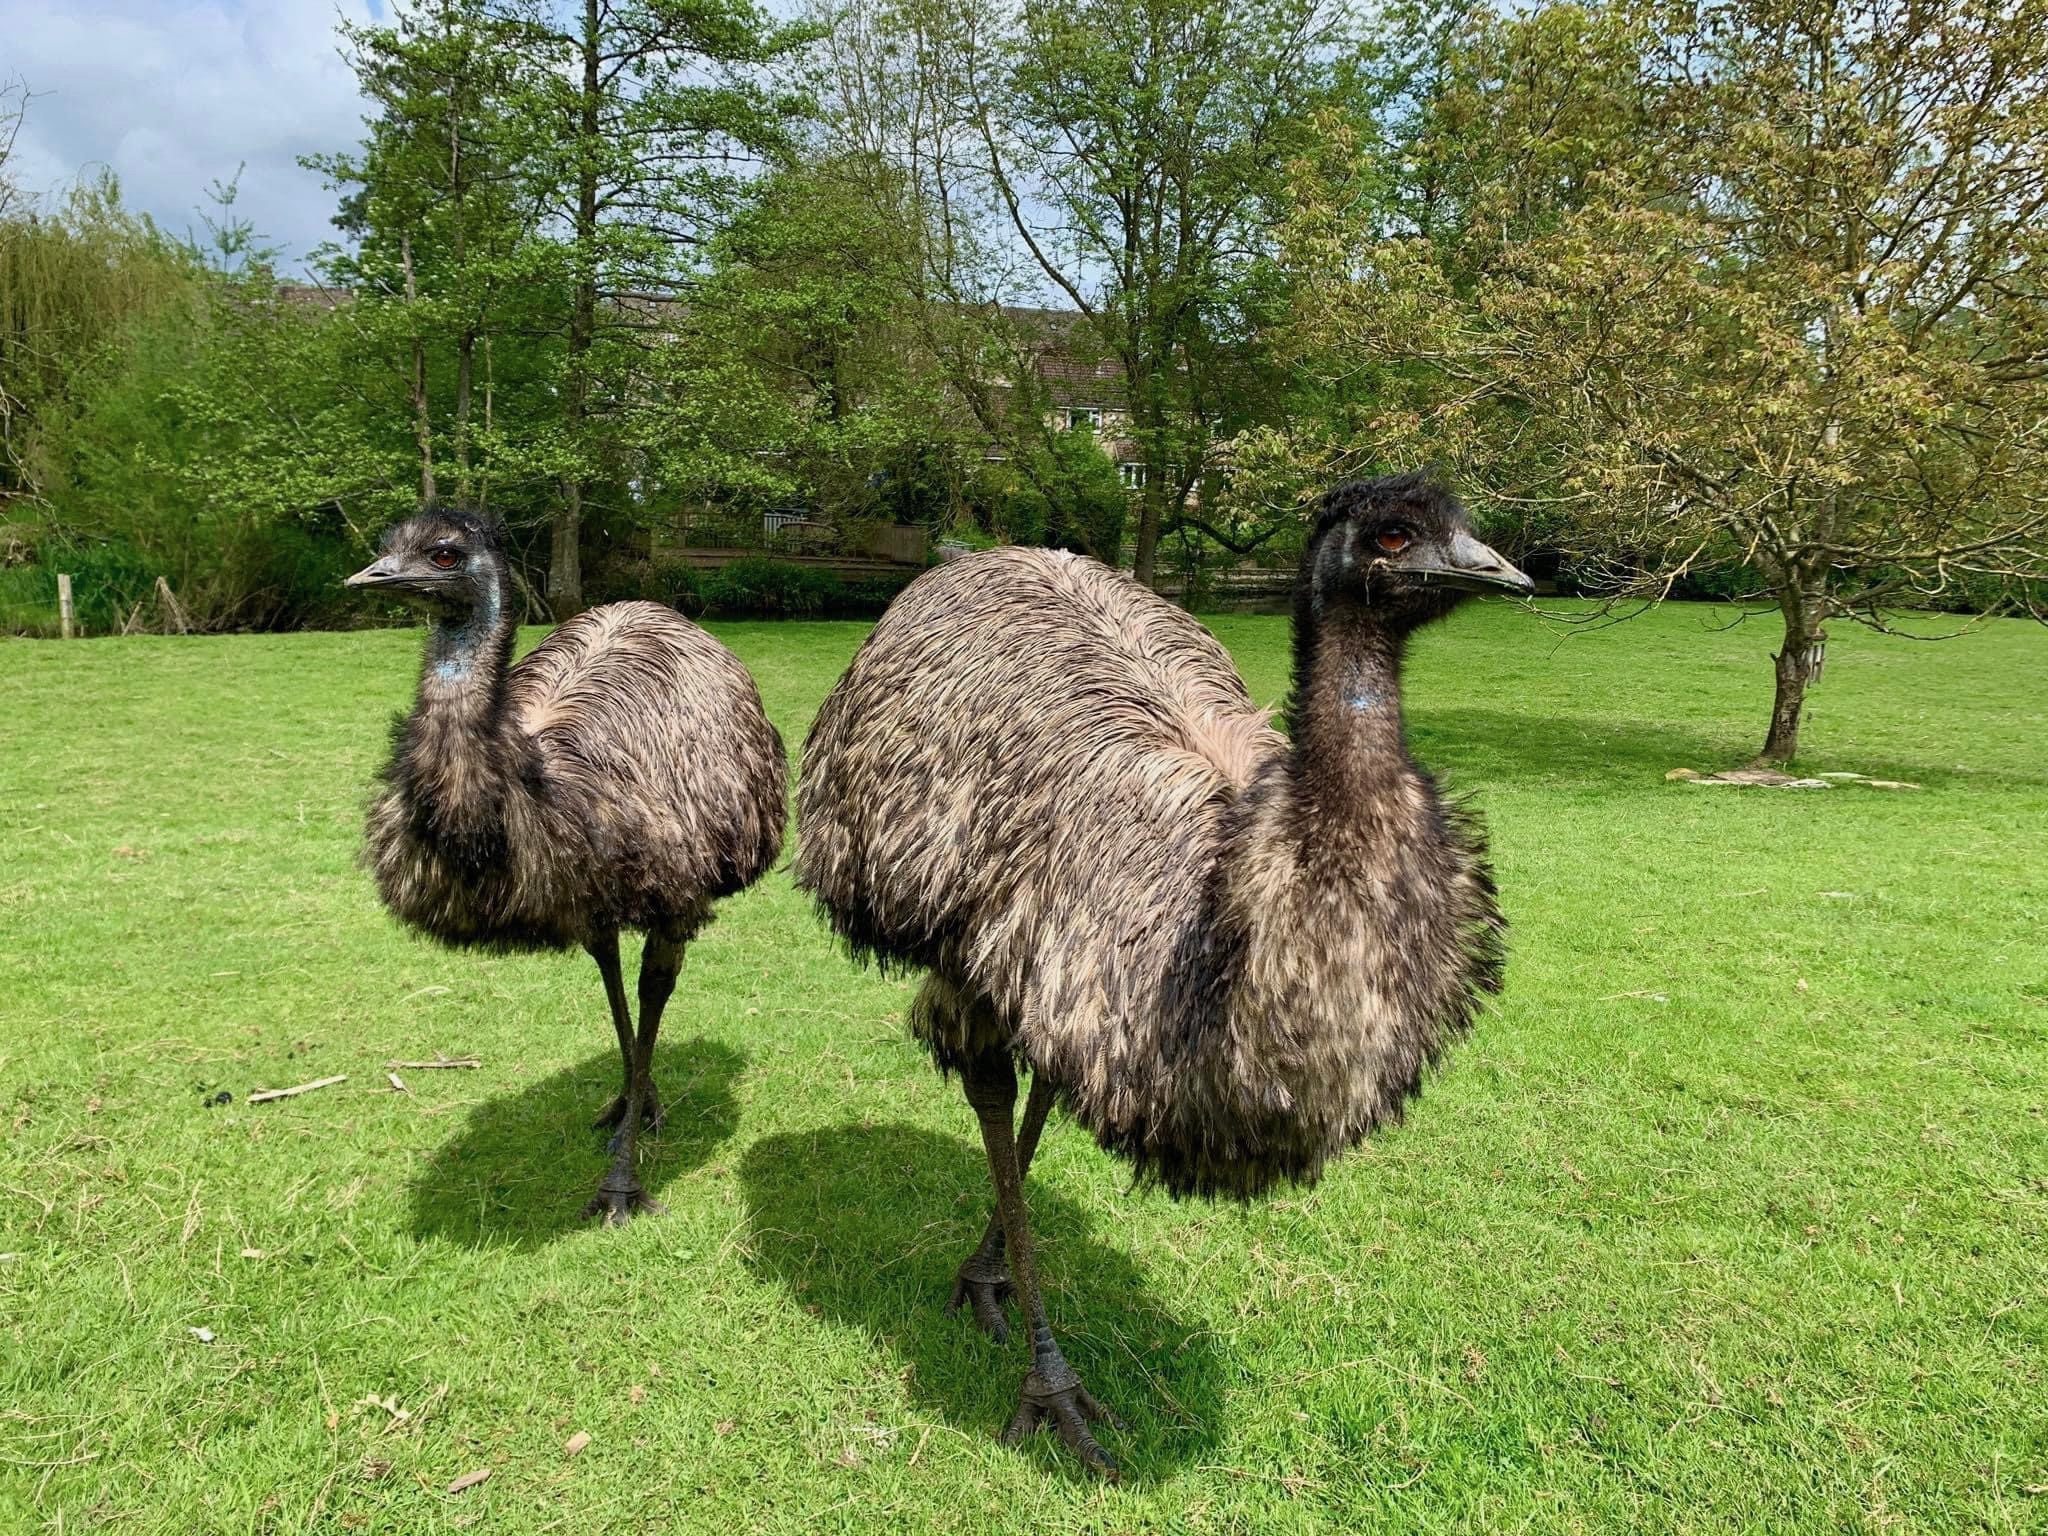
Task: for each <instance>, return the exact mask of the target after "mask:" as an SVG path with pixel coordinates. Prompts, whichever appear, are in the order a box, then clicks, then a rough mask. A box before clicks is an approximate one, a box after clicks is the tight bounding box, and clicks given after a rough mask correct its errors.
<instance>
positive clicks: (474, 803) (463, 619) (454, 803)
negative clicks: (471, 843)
mask: <svg viewBox="0 0 2048 1536" xmlns="http://www.w3.org/2000/svg"><path fill="white" fill-rule="evenodd" d="M505 587H506V582H505V577H504V573H503V572H502V571H500V572H495V573H493V580H492V581H491V582H490V584H489V585H488V586H487V587H486V589H485V594H484V596H483V598H482V599H481V600H480V601H479V602H478V603H477V605H476V607H475V608H474V609H472V610H470V611H469V612H467V613H458V614H450V615H447V616H444V617H441V618H438V619H437V620H436V621H435V623H434V625H433V627H432V628H431V629H430V630H429V631H428V633H427V651H426V661H425V664H424V665H423V666H422V667H421V669H420V690H419V703H418V705H417V706H416V707H415V708H414V710H413V713H412V718H411V719H410V720H409V721H408V722H407V723H406V732H405V745H404V748H403V752H402V758H403V767H404V770H405V771H404V781H405V783H406V784H407V786H408V788H409V791H410V795H411V798H412V801H413V807H414V811H415V814H416V815H417V816H418V817H419V818H420V820H421V824H422V825H423V826H425V827H427V828H430V829H431V830H432V831H433V833H434V834H435V835H437V836H439V837H442V838H473V837H475V836H478V835H488V834H489V833H490V831H491V829H493V828H495V827H497V826H499V825H500V824H501V823H502V820H503V817H504V812H505V796H506V795H507V794H508V793H510V792H511V791H512V790H513V789H514V788H515V787H516V783H517V763H518V759H517V749H518V747H519V746H520V743H517V742H514V741H512V740H511V739H510V737H511V734H512V733H511V731H510V729H509V728H508V726H507V723H506V721H505V671H506V667H507V665H508V664H509V663H510V661H511V659H512V633H513V624H512V618H511V613H510V605H509V604H508V603H507V601H506V592H505Z"/></svg>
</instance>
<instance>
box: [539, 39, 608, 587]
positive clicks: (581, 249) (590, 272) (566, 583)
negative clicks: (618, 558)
mask: <svg viewBox="0 0 2048 1536" xmlns="http://www.w3.org/2000/svg"><path fill="white" fill-rule="evenodd" d="M598 44H599V32H598V0H584V4H583V44H582V51H583V92H582V102H581V104H580V105H581V112H580V115H579V118H578V121H577V126H576V135H577V140H576V228H575V259H576V288H575V293H574V295H573V296H572V298H571V301H570V310H569V401H568V422H569V441H570V451H571V452H572V453H575V454H578V455H580V454H581V453H582V452H583V450H584V448H585V447H586V441H585V440H586V436H587V430H588V425H589V420H590V349H591V343H592V341H593V339H594V338H595V337H596V335H597V155H598V149H599V145H598V133H599V129H600V126H601V119H600V114H599V107H600V105H601V102H602V97H601V94H600V93H601V91H602V89H603V86H602V81H601V80H600V78H599V74H598V66H599V62H600V61H599V57H598V54H599V48H598ZM583 495H584V483H583V473H582V470H581V469H580V468H578V469H575V470H572V471H570V472H569V473H568V474H566V475H564V476H562V501H561V505H560V506H558V507H557V508H556V509H555V519H554V530H553V534H554V536H553V539H552V540H551V547H550V550H549V556H548V605H549V606H550V607H552V608H553V609H554V611H555V617H556V618H557V619H566V618H568V617H569V616H570V615H571V614H574V613H579V612H581V611H582V608H583V559H582V543H583Z"/></svg>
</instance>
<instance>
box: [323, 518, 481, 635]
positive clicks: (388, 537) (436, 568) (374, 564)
mask: <svg viewBox="0 0 2048 1536" xmlns="http://www.w3.org/2000/svg"><path fill="white" fill-rule="evenodd" d="M504 564H505V555H504V544H503V541H502V539H501V538H500V536H499V533H498V525H497V524H496V523H494V522H492V521H491V520H490V519H489V518H487V517H484V516H482V515H481V514H479V513H476V512H471V511H468V510H467V509H465V508H462V507H438V506H430V507H428V508H426V509H425V510H424V511H421V512H419V513H416V514H415V515H413V516H412V517H409V518H407V519H406V520H405V521H404V522H402V523H396V524H394V525H393V526H392V527H391V529H390V531H389V532H387V533H386V534H385V535H384V544H383V551H382V553H380V554H379V555H378V556H377V558H376V559H375V560H373V561H371V562H370V564H368V565H366V566H364V567H363V568H362V569H361V570H360V571H357V572H356V573H355V575H353V576H351V577H349V578H348V581H347V582H346V583H345V585H347V586H351V587H375V588H382V589H384V590H387V591H389V592H390V593H391V594H392V595H393V596H395V597H402V598H404V599H406V600H407V601H408V602H412V603H417V604H419V605H420V606H422V607H424V608H428V609H430V610H434V611H437V612H441V613H447V614H457V613H467V612H469V611H470V610H472V609H475V608H478V607H480V606H485V605H488V604H489V603H491V602H493V601H495V600H496V598H497V596H498V591H499V578H500V577H501V575H502V574H503V571H504Z"/></svg>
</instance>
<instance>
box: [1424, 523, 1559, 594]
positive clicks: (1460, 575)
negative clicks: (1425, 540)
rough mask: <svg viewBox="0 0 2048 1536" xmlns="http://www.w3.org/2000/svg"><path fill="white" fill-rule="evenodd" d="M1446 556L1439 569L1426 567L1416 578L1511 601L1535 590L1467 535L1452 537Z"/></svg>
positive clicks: (1530, 582)
mask: <svg viewBox="0 0 2048 1536" xmlns="http://www.w3.org/2000/svg"><path fill="white" fill-rule="evenodd" d="M1447 554H1448V557H1449V558H1447V559H1446V560H1445V561H1444V563H1443V564H1442V565H1436V566H1430V567H1427V568H1425V569H1423V570H1422V571H1420V572H1418V574H1419V575H1421V576H1424V577H1426V578H1427V579H1428V580H1430V581H1434V582H1438V583H1440V584H1442V585H1443V586H1447V587H1461V588H1463V589H1464V590H1466V591H1468V592H1505V593H1507V594H1509V595H1510V596H1512V597H1527V596H1528V595H1529V594H1530V593H1532V592H1534V591H1535V590H1536V583H1535V582H1533V581H1531V580H1530V579H1529V578H1528V577H1527V576H1525V575H1524V574H1523V573H1522V572H1521V571H1518V570H1517V569H1515V567H1514V566H1512V565H1510V564H1508V562H1507V561H1505V560H1503V559H1502V558H1501V557H1500V555H1499V554H1497V553H1496V552H1495V551H1494V550H1493V549H1492V548H1491V547H1489V546H1488V545H1485V544H1482V543H1480V542H1479V541H1478V540H1477V539H1475V538H1473V537H1472V535H1471V534H1469V533H1463V532H1460V533H1454V534H1452V535H1451V540H1450V548H1449V549H1448V551H1447Z"/></svg>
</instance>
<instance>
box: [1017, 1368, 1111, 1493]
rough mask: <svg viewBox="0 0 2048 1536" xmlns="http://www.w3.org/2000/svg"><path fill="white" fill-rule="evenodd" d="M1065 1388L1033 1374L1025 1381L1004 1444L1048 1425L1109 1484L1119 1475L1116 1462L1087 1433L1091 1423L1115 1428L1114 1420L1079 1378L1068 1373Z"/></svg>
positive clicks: (1035, 1373)
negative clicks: (1015, 1414)
mask: <svg viewBox="0 0 2048 1536" xmlns="http://www.w3.org/2000/svg"><path fill="white" fill-rule="evenodd" d="M1067 1374H1068V1380H1067V1383H1066V1385H1064V1386H1054V1385H1053V1384H1052V1383H1051V1382H1049V1381H1047V1380H1046V1378H1045V1377H1043V1376H1041V1375H1039V1373H1038V1372H1037V1371H1033V1372H1032V1373H1031V1374H1030V1375H1029V1376H1026V1377H1025V1378H1024V1390H1023V1392H1022V1393H1021V1394H1020V1396H1019V1399H1018V1402H1017V1416H1016V1417H1015V1418H1013V1419H1011V1420H1010V1427H1009V1428H1008V1429H1006V1430H1004V1431H1003V1444H1005V1445H1015V1444H1017V1442H1018V1441H1020V1440H1022V1439H1023V1438H1024V1437H1025V1436H1026V1435H1030V1434H1035V1433H1036V1432H1037V1431H1038V1430H1040V1429H1042V1428H1044V1427H1045V1426H1046V1425H1047V1424H1051V1425H1052V1427H1053V1428H1054V1429H1056V1430H1058V1431H1059V1436H1060V1439H1062V1440H1064V1441H1065V1442H1066V1444H1067V1449H1068V1450H1070V1451H1072V1452H1073V1453H1074V1454H1075V1455H1076V1456H1078V1457H1080V1458H1081V1461H1082V1463H1083V1464H1084V1465H1085V1466H1086V1467H1087V1468H1088V1470H1089V1471H1091V1472H1095V1473H1099V1474H1100V1475H1101V1476H1103V1477H1105V1478H1107V1479H1109V1481H1111V1482H1112V1483H1113V1482H1115V1481H1117V1478H1118V1476H1119V1474H1118V1472H1117V1466H1116V1463H1115V1462H1114V1461H1112V1460H1110V1456H1109V1452H1107V1451H1105V1450H1104V1449H1103V1448H1102V1447H1101V1446H1100V1445H1097V1444H1096V1443H1095V1436H1094V1435H1093V1434H1092V1433H1090V1432H1089V1429H1088V1426H1089V1425H1090V1424H1108V1425H1110V1426H1111V1427H1112V1428H1114V1427H1115V1426H1116V1425H1117V1422H1118V1421H1117V1417H1116V1415H1115V1414H1113V1413H1111V1412H1110V1411H1109V1410H1108V1409H1107V1408H1105V1407H1103V1406H1102V1404H1100V1403H1098V1402H1097V1401H1095V1399H1094V1398H1093V1397H1092V1396H1090V1395H1089V1392H1088V1389H1087V1388H1086V1387H1084V1386H1082V1385H1081V1379H1080V1377H1078V1376H1075V1375H1073V1373H1072V1372H1071V1371H1069V1372H1068V1373H1067Z"/></svg>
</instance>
